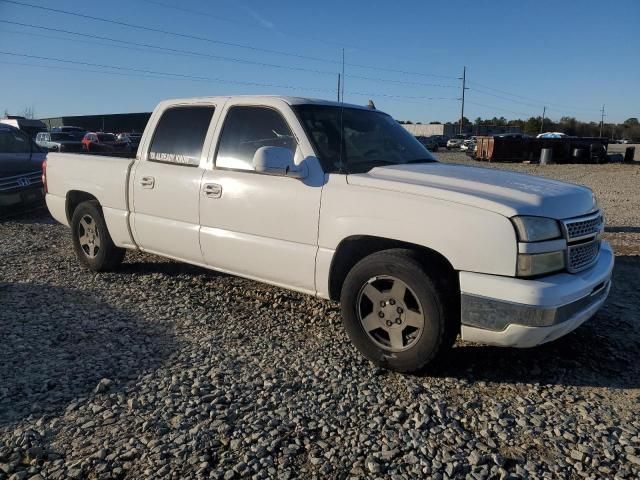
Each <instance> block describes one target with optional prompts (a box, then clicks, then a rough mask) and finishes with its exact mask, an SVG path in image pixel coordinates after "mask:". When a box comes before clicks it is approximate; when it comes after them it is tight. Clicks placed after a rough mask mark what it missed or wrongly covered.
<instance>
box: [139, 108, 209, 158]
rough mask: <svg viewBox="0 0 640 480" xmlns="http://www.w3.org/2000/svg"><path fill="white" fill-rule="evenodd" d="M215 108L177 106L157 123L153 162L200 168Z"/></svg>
mask: <svg viewBox="0 0 640 480" xmlns="http://www.w3.org/2000/svg"><path fill="white" fill-rule="evenodd" d="M213 112H214V107H212V106H211V107H204V106H193V107H191V106H190V107H173V108H169V109H168V110H165V112H164V113H163V114H162V117H161V118H160V121H159V122H158V125H156V130H155V132H154V134H153V140H152V141H151V146H150V147H149V160H150V161H152V162H161V163H173V164H177V165H186V166H190V167H197V166H198V165H199V164H200V155H201V154H202V148H203V146H204V139H205V137H206V136H207V131H208V130H209V124H210V123H211V118H212V117H213Z"/></svg>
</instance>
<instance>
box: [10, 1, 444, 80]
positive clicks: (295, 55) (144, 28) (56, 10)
mask: <svg viewBox="0 0 640 480" xmlns="http://www.w3.org/2000/svg"><path fill="white" fill-rule="evenodd" d="M0 2H4V3H10V4H12V5H18V6H21V7H28V8H33V9H37V10H42V11H47V12H53V13H59V14H63V15H70V16H73V17H77V18H84V19H87V20H93V21H96V22H102V23H109V24H112V25H118V26H121V27H127V28H133V29H137V30H142V31H146V32H152V33H160V34H163V35H170V36H173V37H178V38H186V39H190V40H198V41H201V42H208V43H214V44H218V45H224V46H228V47H235V48H244V49H247V50H251V51H256V52H263V53H271V54H276V55H284V56H288V57H293V58H299V59H303V60H311V61H315V62H324V63H331V64H334V65H339V64H341V62H340V61H339V60H334V59H329V58H322V57H315V56H310V55H302V54H298V53H292V52H286V51H283V50H273V49H268V48H262V47H256V46H254V45H249V44H242V43H234V42H228V41H224V40H217V39H214V38H209V37H202V36H199V35H191V34H188V33H181V32H173V31H171V30H164V29H161V28H155V27H149V26H144V25H136V24H132V23H128V22H123V21H120V20H112V19H108V18H103V17H96V16H93V15H87V14H82V13H76V12H70V11H68V10H62V9H59V8H51V7H44V6H41V5H33V4H31V3H26V2H20V1H17V0H0ZM348 66H352V67H358V68H365V69H370V70H378V71H386V72H392V73H402V74H405V75H419V76H427V77H438V78H456V77H452V76H447V75H438V74H432V73H424V72H411V71H408V70H398V69H393V68H385V67H379V66H374V65H365V64H359V63H350V64H348Z"/></svg>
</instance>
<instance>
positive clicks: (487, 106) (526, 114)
mask: <svg viewBox="0 0 640 480" xmlns="http://www.w3.org/2000/svg"><path fill="white" fill-rule="evenodd" d="M467 103H470V104H472V105H476V106H478V107H484V108H488V109H491V110H503V111H505V112H509V113H515V114H516V115H524V116H531V114H530V113H524V112H517V111H514V110H509V109H507V108H500V107H496V106H493V105H485V104H484V103H478V102H472V101H471V100H467Z"/></svg>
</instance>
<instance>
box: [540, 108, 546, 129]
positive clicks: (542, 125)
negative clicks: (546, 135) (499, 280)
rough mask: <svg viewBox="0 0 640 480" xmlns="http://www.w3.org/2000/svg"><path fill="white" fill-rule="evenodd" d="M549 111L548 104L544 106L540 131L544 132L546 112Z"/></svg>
mask: <svg viewBox="0 0 640 480" xmlns="http://www.w3.org/2000/svg"><path fill="white" fill-rule="evenodd" d="M545 113H547V106H546V105H545V106H544V107H542V123H541V124H540V133H542V129H543V128H544V114H545Z"/></svg>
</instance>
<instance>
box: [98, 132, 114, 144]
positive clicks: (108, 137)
mask: <svg viewBox="0 0 640 480" xmlns="http://www.w3.org/2000/svg"><path fill="white" fill-rule="evenodd" d="M98 140H100V141H101V142H115V141H116V136H115V135H113V134H112V133H99V134H98Z"/></svg>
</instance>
